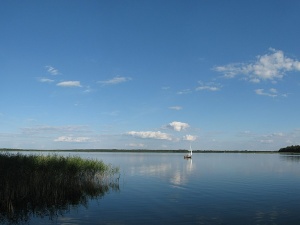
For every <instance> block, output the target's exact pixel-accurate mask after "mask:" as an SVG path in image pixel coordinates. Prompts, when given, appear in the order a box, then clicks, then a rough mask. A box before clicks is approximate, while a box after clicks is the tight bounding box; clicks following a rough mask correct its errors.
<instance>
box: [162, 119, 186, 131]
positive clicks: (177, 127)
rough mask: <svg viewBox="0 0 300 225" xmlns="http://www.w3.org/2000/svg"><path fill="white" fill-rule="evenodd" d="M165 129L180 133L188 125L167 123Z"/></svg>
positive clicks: (176, 122) (175, 122) (174, 122)
mask: <svg viewBox="0 0 300 225" xmlns="http://www.w3.org/2000/svg"><path fill="white" fill-rule="evenodd" d="M167 127H168V128H170V129H172V130H175V131H182V130H185V129H187V128H188V127H190V125H189V124H187V123H182V122H178V121H173V122H172V123H169V124H168V125H167Z"/></svg>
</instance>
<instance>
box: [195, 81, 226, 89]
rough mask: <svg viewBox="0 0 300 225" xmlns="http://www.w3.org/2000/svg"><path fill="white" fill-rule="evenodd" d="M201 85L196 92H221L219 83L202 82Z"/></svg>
mask: <svg viewBox="0 0 300 225" xmlns="http://www.w3.org/2000/svg"><path fill="white" fill-rule="evenodd" d="M198 83H199V84H200V86H198V87H197V88H196V91H204V90H207V91H219V90H220V87H221V85H220V84H218V83H214V82H209V83H203V82H202V81H199V82H198Z"/></svg>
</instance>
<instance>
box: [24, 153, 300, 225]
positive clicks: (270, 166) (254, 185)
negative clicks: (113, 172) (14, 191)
mask: <svg viewBox="0 0 300 225" xmlns="http://www.w3.org/2000/svg"><path fill="white" fill-rule="evenodd" d="M27 154H28V153H27ZM33 154H40V153H33ZM47 154H48V153H47ZM59 154H63V155H76V156H81V157H83V158H93V159H95V158H97V159H100V160H103V161H104V162H105V163H111V164H112V165H113V166H118V167H120V170H121V176H120V178H119V190H117V191H115V190H111V191H110V192H108V193H106V194H105V196H103V197H102V198H100V199H96V200H90V201H89V202H88V203H87V204H86V205H85V206H78V207H75V206H74V207H71V208H70V210H67V211H66V212H64V213H63V215H58V216H56V217H54V218H52V219H49V218H48V217H44V218H39V217H37V216H35V215H33V216H32V218H31V219H30V221H29V222H28V223H29V224H299V221H300V213H299V209H300V195H299V191H300V156H298V155H283V154H251V153H248V154H245V153H243V154H239V153H227V154H226V153H198V154H194V155H193V159H192V160H185V159H183V154H178V153H170V154H169V153H168V154H165V153H78V152H76V153H59Z"/></svg>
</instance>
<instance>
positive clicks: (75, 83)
mask: <svg viewBox="0 0 300 225" xmlns="http://www.w3.org/2000/svg"><path fill="white" fill-rule="evenodd" d="M56 85H57V86H60V87H81V84H80V81H63V82H60V83H58V84H56Z"/></svg>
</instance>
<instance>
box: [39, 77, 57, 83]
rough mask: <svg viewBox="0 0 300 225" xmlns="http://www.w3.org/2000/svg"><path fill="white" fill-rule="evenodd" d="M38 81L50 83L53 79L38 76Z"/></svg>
mask: <svg viewBox="0 0 300 225" xmlns="http://www.w3.org/2000/svg"><path fill="white" fill-rule="evenodd" d="M39 81H40V82H42V83H52V82H54V80H51V79H48V78H39Z"/></svg>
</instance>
